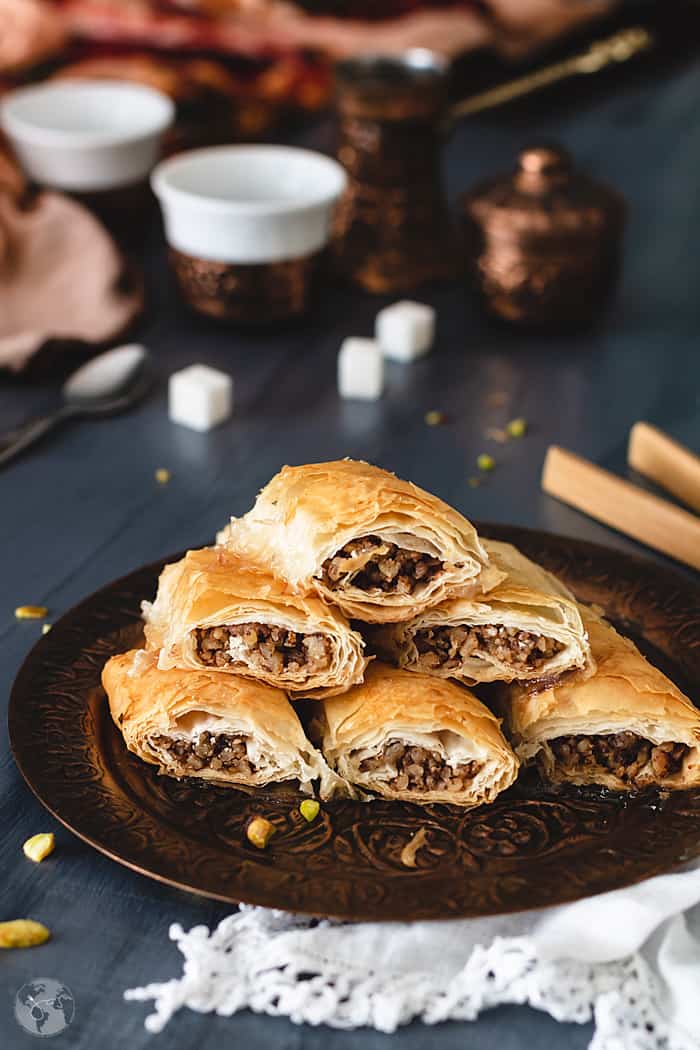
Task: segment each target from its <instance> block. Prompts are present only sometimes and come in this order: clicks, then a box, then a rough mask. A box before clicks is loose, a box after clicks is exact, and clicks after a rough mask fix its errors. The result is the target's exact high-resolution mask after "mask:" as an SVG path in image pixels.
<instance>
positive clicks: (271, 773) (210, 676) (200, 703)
mask: <svg viewBox="0 0 700 1050" xmlns="http://www.w3.org/2000/svg"><path fill="white" fill-rule="evenodd" d="M157 656H158V654H157V651H145V650H131V651H130V652H128V653H123V654H121V655H120V656H113V657H112V658H111V659H110V660H108V661H107V663H106V664H105V667H104V669H103V671H102V684H103V686H104V689H105V692H106V693H107V697H108V699H109V707H110V711H111V714H112V718H113V719H114V722H115V724H116V725H117V727H118V728H119V730H120V731H121V733H122V735H123V737H124V741H125V743H126V746H127V747H128V748H129V750H130V751H133V752H134V754H136V755H138V757H139V758H141V759H143V761H144V762H149V763H151V764H154V765H157V766H158V767H159V770H160V772H161V773H166V774H169V775H178V769H177V767H176V765H175V764H174V762H173V760H172V756H170V755H169V754H168V752H167V751H165V750H163V748H162V747H161V746H159V745H158V743H157V742H156V740H155V739H154V738H158V737H160V736H172V737H176V738H180V737H184V738H194V737H196V734H197V733H198V732H200V731H201V730H202V728H206V729H208V730H209V731H211V732H217V733H228V734H231V735H236V734H243V735H245V736H247V737H249V738H250V739H251V741H252V750H253V753H254V754H255V755H256V756H257V760H258V761H257V762H256V766H257V769H256V770H255V771H253V772H252V773H250V772H243V771H237V772H231V771H229V770H225V769H212V768H206V767H205V768H204V769H201V770H198V771H192V772H190V771H188V772H187V775H188V776H195V777H197V778H199V779H202V780H209V781H211V782H213V783H217V784H221V785H224V786H226V785H228V786H235V785H236V784H246V785H252V786H261V785H264V784H269V783H273V782H277V781H284V780H299V781H300V782H301V783H302V784H309V783H310V782H311V781H312V780H315V779H317V778H319V779H320V780H321V783H322V794H323V795H324V796H325V795H326V794H328V793H329V792H330V791H332V790H333V787H334V786H337V778H335V777H334V776H333V775H332V774H331V772H330V770H329V769H328V767H327V766H326V763H325V761H324V760H323V756H322V755H321V754H320V753H319V752H318V751H317V750H316V749H315V748H314V747H313V746H312V744H311V743H310V742H309V741H308V739H307V738H306V734H305V733H304V730H303V728H302V726H301V723H300V721H299V719H298V717H297V715H296V712H295V711H294V708H293V707H292V705H291V704H290V703H289V700H288V699H287V697H286V695H285V694H284V693H283V692H282V690H280V689H273V688H272V687H270V686H267V685H263V684H262V683H261V682H256V681H251V680H250V679H248V678H241V677H238V676H236V675H222V674H217V673H215V672H210V671H191V670H188V671H182V670H168V671H161V670H159V669H158V667H157ZM179 775H182V773H181V771H180V774H179Z"/></svg>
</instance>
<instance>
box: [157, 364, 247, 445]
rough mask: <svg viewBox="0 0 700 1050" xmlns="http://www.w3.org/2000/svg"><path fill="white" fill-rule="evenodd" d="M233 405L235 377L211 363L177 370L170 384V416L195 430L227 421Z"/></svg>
mask: <svg viewBox="0 0 700 1050" xmlns="http://www.w3.org/2000/svg"><path fill="white" fill-rule="evenodd" d="M232 408H233V379H232V378H231V376H229V375H226V373H225V372H219V371H218V369H216V368H210V367H209V366H208V365H190V367H189V368H183V369H182V370H181V371H180V372H173V374H172V375H171V376H170V381H169V383H168V416H169V417H170V420H171V421H172V422H173V423H180V424H181V425H182V426H184V427H191V428H192V430H199V431H202V432H204V431H206V430H211V429H212V428H213V427H216V426H218V425H219V423H223V422H224V420H225V419H228V417H229V416H230V415H231V411H232Z"/></svg>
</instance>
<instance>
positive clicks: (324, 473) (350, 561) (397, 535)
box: [218, 459, 502, 623]
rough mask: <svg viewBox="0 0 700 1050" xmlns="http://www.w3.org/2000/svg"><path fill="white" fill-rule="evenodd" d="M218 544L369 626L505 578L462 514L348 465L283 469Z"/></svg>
mask: <svg viewBox="0 0 700 1050" xmlns="http://www.w3.org/2000/svg"><path fill="white" fill-rule="evenodd" d="M218 540H219V542H220V543H223V544H226V545H227V546H230V547H232V548H233V549H235V550H238V551H240V552H243V554H245V555H248V556H251V557H252V558H253V559H254V560H255V561H260V562H262V563H263V564H269V565H270V566H271V568H272V569H273V571H274V572H275V573H277V574H278V575H279V576H281V577H282V578H283V579H286V580H288V581H289V582H290V584H291V585H292V586H294V587H296V588H298V589H299V590H301V591H311V590H312V589H313V590H315V591H316V592H317V593H318V594H319V595H320V596H321V597H322V598H325V599H326V600H327V601H329V602H332V603H333V604H334V605H338V606H339V607H340V608H341V609H342V610H343V611H344V612H345V613H346V614H347V615H348V616H349V617H351V618H356V619H358V620H363V621H365V622H366V623H391V622H396V621H399V620H406V619H409V618H410V617H412V616H415V615H416V614H417V613H418V612H420V611H421V610H423V609H427V608H429V607H430V606H432V605H436V604H437V603H438V602H440V601H442V600H444V599H445V598H446V597H447V596H448V595H452V594H454V593H464V592H466V593H475V592H477V591H480V590H488V589H489V588H491V587H492V586H494V584H495V583H497V582H498V581H499V579H501V578H502V574H500V573H498V572H497V571H496V570H494V569H493V567H492V566H490V565H489V559H488V555H487V553H486V550H485V549H484V547H483V545H482V544H481V542H480V540H479V537H478V536H477V534H476V530H475V529H474V527H473V525H471V524H470V522H468V521H467V520H466V518H463V517H462V515H461V514H458V513H457V511H456V510H453V509H452V507H449V506H448V505H447V504H446V503H443V502H442V500H439V499H437V497H436V496H432V495H431V494H430V493H429V492H424V491H423V489H419V488H417V487H416V486H415V485H412V484H410V483H409V482H407V481H401V480H400V479H399V478H397V477H395V475H393V474H389V473H388V472H387V471H385V470H380V469H379V468H378V467H373V466H370V465H369V464H367V463H360V462H356V461H354V460H349V459H345V460H339V461H337V462H334V463H317V464H309V465H307V466H302V467H284V468H283V469H282V470H281V471H280V473H279V474H277V475H276V476H275V477H274V478H273V479H272V481H270V482H269V484H268V485H266V486H265V488H264V489H263V490H262V492H261V493H260V495H259V496H258V499H257V501H256V503H255V506H254V507H253V508H252V510H250V511H249V512H248V513H247V514H246V515H244V517H242V518H234V519H232V521H231V523H230V525H229V526H228V527H227V528H226V529H224V530H223V532H222V533H220V534H219V537H218Z"/></svg>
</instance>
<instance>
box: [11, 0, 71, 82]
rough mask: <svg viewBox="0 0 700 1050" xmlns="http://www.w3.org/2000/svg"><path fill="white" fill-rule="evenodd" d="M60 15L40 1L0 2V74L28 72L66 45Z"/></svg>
mask: <svg viewBox="0 0 700 1050" xmlns="http://www.w3.org/2000/svg"><path fill="white" fill-rule="evenodd" d="M66 35H67V34H66V30H65V27H64V25H63V19H62V18H61V16H60V14H59V13H58V12H57V11H56V10H54V8H53V7H51V6H50V5H49V4H47V3H45V2H44V0H0V73H4V74H7V73H16V72H19V71H20V70H24V69H29V68H30V67H31V66H35V65H37V64H38V63H39V62H42V61H43V60H44V59H46V58H48V57H49V56H51V55H54V54H56V53H57V52H59V51H60V50H61V48H62V47H63V46H64V44H65V42H66Z"/></svg>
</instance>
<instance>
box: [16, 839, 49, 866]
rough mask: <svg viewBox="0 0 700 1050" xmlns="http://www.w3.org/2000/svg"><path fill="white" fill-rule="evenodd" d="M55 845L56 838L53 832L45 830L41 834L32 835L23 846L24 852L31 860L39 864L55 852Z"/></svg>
mask: <svg viewBox="0 0 700 1050" xmlns="http://www.w3.org/2000/svg"><path fill="white" fill-rule="evenodd" d="M55 846H56V840H55V838H54V834H53V832H52V831H49V832H43V833H41V834H39V835H32V837H31V838H29V839H27V841H26V842H25V843H24V845H23V846H22V852H23V853H24V855H25V857H28V858H29V860H33V861H35V862H36V863H37V864H39V863H40V862H41V861H42V860H44V858H45V857H48V855H49V854H50V853H53V851H54V848H55Z"/></svg>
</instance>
